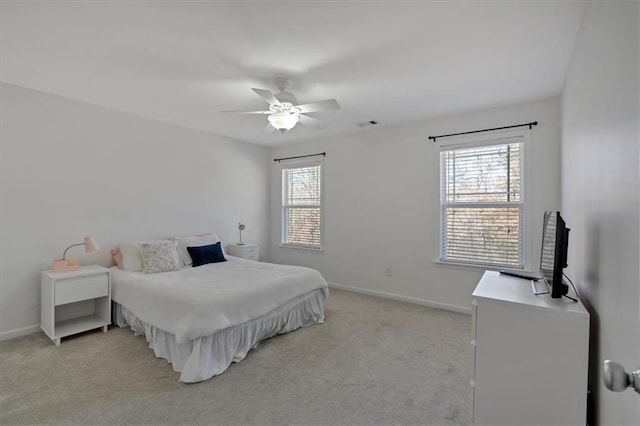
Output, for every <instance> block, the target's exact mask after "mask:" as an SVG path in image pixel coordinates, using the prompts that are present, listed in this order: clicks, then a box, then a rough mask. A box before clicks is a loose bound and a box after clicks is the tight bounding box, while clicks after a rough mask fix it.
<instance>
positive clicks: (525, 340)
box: [471, 271, 589, 425]
mask: <svg viewBox="0 0 640 426" xmlns="http://www.w3.org/2000/svg"><path fill="white" fill-rule="evenodd" d="M471 332H472V336H473V337H472V340H471V344H472V346H473V350H472V354H473V370H472V371H473V373H472V374H473V377H472V380H471V386H472V393H473V398H472V401H473V402H472V404H473V405H472V410H471V412H472V423H473V424H475V425H532V424H535V425H584V424H585V422H586V413H587V405H586V404H587V376H588V361H589V313H588V312H587V311H586V309H585V308H584V306H583V305H582V303H580V302H578V303H575V302H572V301H571V300H569V299H566V298H562V299H552V298H551V297H550V295H548V294H545V295H538V296H536V295H534V294H533V291H532V289H531V283H530V281H527V280H522V279H519V278H513V277H507V276H504V275H500V274H499V273H498V272H495V271H487V272H485V273H484V275H483V276H482V279H481V280H480V282H479V283H478V285H477V287H476V289H475V291H474V292H473V321H472V330H471Z"/></svg>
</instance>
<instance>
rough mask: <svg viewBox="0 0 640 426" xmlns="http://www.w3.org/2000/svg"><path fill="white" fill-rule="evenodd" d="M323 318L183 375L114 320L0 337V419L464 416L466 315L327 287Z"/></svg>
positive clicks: (298, 420) (393, 419) (323, 420)
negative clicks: (225, 365)
mask: <svg viewBox="0 0 640 426" xmlns="http://www.w3.org/2000/svg"><path fill="white" fill-rule="evenodd" d="M326 313H327V319H326V321H325V323H324V324H321V325H314V326H311V327H305V328H303V329H300V330H298V331H295V332H293V333H290V334H287V335H283V336H278V337H275V338H273V339H270V340H267V341H265V342H262V343H261V344H260V345H259V346H258V347H257V348H256V349H254V350H253V351H251V352H250V353H249V355H248V356H247V358H246V359H245V360H244V361H242V362H240V363H237V364H233V365H232V366H231V367H230V368H229V369H228V370H227V371H226V372H225V373H224V374H222V375H220V376H217V377H214V378H212V379H210V380H208V381H206V382H201V383H197V384H190V385H188V384H182V383H179V382H178V373H175V372H174V371H173V370H172V368H171V366H170V365H169V364H167V362H166V361H165V360H162V359H158V358H156V357H155V356H154V354H153V351H152V350H151V349H148V348H147V344H146V342H145V341H144V339H143V338H142V337H135V336H134V335H133V333H132V332H131V330H129V329H119V328H117V327H112V328H110V329H109V331H108V332H107V333H102V332H101V331H95V332H88V333H84V334H81V335H77V336H74V337H69V338H66V339H63V342H62V345H61V346H59V347H56V346H55V345H53V343H52V342H51V341H50V340H49V339H48V338H47V337H46V336H45V335H44V334H43V333H38V334H33V335H30V336H26V337H22V338H18V339H13V340H10V341H5V342H0V424H3V425H5V424H35V423H58V424H59V423H64V424H115V423H117V424H141V423H144V424H224V425H226V424H242V425H244V424H247V425H248V424H264V425H282V424H299V425H311V424H314V425H340V424H344V425H347V424H348V425H374V424H375V425H377V424H380V425H382V424H384V425H390V424H416V425H417V424H431V425H449V424H467V423H468V421H469V409H470V408H469V407H470V402H471V401H470V391H469V377H470V347H469V338H470V325H471V317H470V316H468V315H463V314H457V313H452V312H447V311H441V310H437V309H431V308H426V307H423V306H417V305H412V304H407V303H402V302H395V301H391V300H385V299H379V298H375V297H370V296H365V295H361V294H354V293H349V292H344V291H338V290H332V292H331V295H330V297H329V302H328V303H327V312H326Z"/></svg>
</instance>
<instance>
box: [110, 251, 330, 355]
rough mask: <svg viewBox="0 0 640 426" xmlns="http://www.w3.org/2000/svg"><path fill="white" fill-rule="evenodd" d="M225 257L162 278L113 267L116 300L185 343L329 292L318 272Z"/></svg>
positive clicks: (112, 275) (143, 319) (139, 316)
mask: <svg viewBox="0 0 640 426" xmlns="http://www.w3.org/2000/svg"><path fill="white" fill-rule="evenodd" d="M227 259H228V260H227V262H221V263H212V264H208V265H203V266H198V267H195V268H193V267H185V268H183V269H182V270H180V271H175V272H165V273H160V274H144V273H142V272H131V271H123V270H120V269H118V268H116V267H113V268H112V269H111V295H112V299H113V300H114V301H115V302H117V303H119V304H121V305H123V306H124V307H125V308H127V309H128V310H129V311H131V312H132V313H133V314H134V315H135V316H136V317H138V318H139V319H140V320H142V321H144V322H146V323H148V324H151V325H153V326H155V327H157V328H160V329H162V330H164V331H167V332H169V333H172V334H173V335H175V336H176V340H177V342H178V343H184V342H187V341H189V340H192V339H195V338H198V337H203V336H210V335H212V334H214V333H216V332H218V331H220V330H223V329H225V328H228V327H232V326H234V325H239V324H242V323H245V322H247V321H250V320H252V319H255V318H258V317H260V316H262V315H265V314H267V313H268V312H271V311H273V310H274V309H276V308H278V307H279V306H281V305H283V304H285V303H287V302H289V301H291V300H293V299H295V298H296V297H299V296H301V295H303V294H307V293H309V292H311V291H314V290H317V289H325V295H326V294H327V292H326V288H327V282H326V281H325V279H324V278H323V277H322V275H320V273H319V272H318V271H316V270H314V269H310V268H305V267H302V266H288V265H277V264H272V263H263V262H254V261H250V260H244V259H240V258H236V257H233V256H227Z"/></svg>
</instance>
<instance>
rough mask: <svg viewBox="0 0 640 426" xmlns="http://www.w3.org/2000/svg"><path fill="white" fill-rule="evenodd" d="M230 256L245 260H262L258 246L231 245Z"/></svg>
mask: <svg viewBox="0 0 640 426" xmlns="http://www.w3.org/2000/svg"><path fill="white" fill-rule="evenodd" d="M229 254H230V255H231V256H236V257H241V258H243V259H248V260H255V261H258V260H259V259H260V247H259V246H258V245H257V244H231V245H230V246H229Z"/></svg>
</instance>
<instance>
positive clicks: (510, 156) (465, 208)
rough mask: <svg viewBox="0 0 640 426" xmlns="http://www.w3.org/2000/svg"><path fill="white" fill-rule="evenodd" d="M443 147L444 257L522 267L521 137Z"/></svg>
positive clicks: (442, 248)
mask: <svg viewBox="0 0 640 426" xmlns="http://www.w3.org/2000/svg"><path fill="white" fill-rule="evenodd" d="M443 149H444V150H443V151H441V153H440V204H441V225H440V226H441V240H440V260H442V261H450V262H460V263H477V264H483V265H494V266H506V267H516V268H522V267H523V266H524V256H523V245H524V244H523V239H524V231H523V209H524V200H523V191H522V188H523V187H524V186H523V173H522V170H523V139H522V138H511V139H507V140H505V139H502V140H497V141H487V142H485V143H484V144H483V145H481V146H478V145H477V144H476V145H475V146H466V147H462V146H460V145H458V146H457V147H456V146H449V147H445V148H443Z"/></svg>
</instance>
